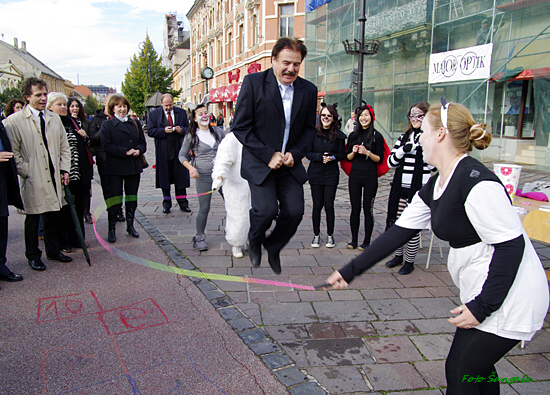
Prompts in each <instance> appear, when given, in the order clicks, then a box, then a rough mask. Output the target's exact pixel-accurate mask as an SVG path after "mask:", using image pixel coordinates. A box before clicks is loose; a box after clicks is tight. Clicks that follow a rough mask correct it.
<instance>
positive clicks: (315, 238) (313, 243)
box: [311, 235, 321, 248]
mask: <svg viewBox="0 0 550 395" xmlns="http://www.w3.org/2000/svg"><path fill="white" fill-rule="evenodd" d="M311 246H312V247H313V248H319V247H321V237H320V236H319V235H315V236H313V240H312V241H311Z"/></svg>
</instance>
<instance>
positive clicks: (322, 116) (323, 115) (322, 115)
mask: <svg viewBox="0 0 550 395" xmlns="http://www.w3.org/2000/svg"><path fill="white" fill-rule="evenodd" d="M321 118H328V119H330V118H333V116H332V115H330V114H321Z"/></svg>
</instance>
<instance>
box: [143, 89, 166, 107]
mask: <svg viewBox="0 0 550 395" xmlns="http://www.w3.org/2000/svg"><path fill="white" fill-rule="evenodd" d="M162 95H163V94H162V93H160V92H159V91H157V92H155V93H154V94H153V96H151V97H150V98H149V100H147V102H146V103H145V107H160V106H161V105H162V104H161V102H162Z"/></svg>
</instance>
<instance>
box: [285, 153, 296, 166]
mask: <svg viewBox="0 0 550 395" xmlns="http://www.w3.org/2000/svg"><path fill="white" fill-rule="evenodd" d="M283 165H285V166H286V167H292V166H294V157H293V156H292V154H291V153H290V152H287V153H285V156H284V161H283Z"/></svg>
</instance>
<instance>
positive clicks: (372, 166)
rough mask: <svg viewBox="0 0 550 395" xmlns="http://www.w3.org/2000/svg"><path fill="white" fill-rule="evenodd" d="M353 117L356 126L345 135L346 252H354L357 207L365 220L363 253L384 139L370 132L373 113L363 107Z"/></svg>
mask: <svg viewBox="0 0 550 395" xmlns="http://www.w3.org/2000/svg"><path fill="white" fill-rule="evenodd" d="M355 113H356V114H357V120H358V122H357V123H356V125H355V130H354V131H353V132H352V133H351V134H350V135H349V138H348V147H347V151H346V159H347V160H348V161H350V162H352V164H351V171H350V173H349V184H348V185H349V198H350V203H351V215H350V227H351V242H349V243H348V248H349V249H352V250H353V249H356V248H357V244H358V238H359V224H360V221H361V219H360V216H361V207H362V208H363V214H364V216H365V237H364V239H363V243H362V244H361V245H359V250H360V251H363V250H364V249H365V247H366V246H368V245H369V244H370V238H371V236H372V230H373V228H374V215H373V211H372V209H373V205H374V198H375V196H376V192H377V190H378V169H377V167H378V163H380V162H381V161H383V160H384V159H385V158H384V138H383V137H382V135H381V134H380V133H379V132H378V131H376V130H375V129H374V125H373V124H374V109H373V108H372V107H371V106H370V105H368V104H365V105H364V106H361V107H359V108H358V109H357V110H356V111H355Z"/></svg>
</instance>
